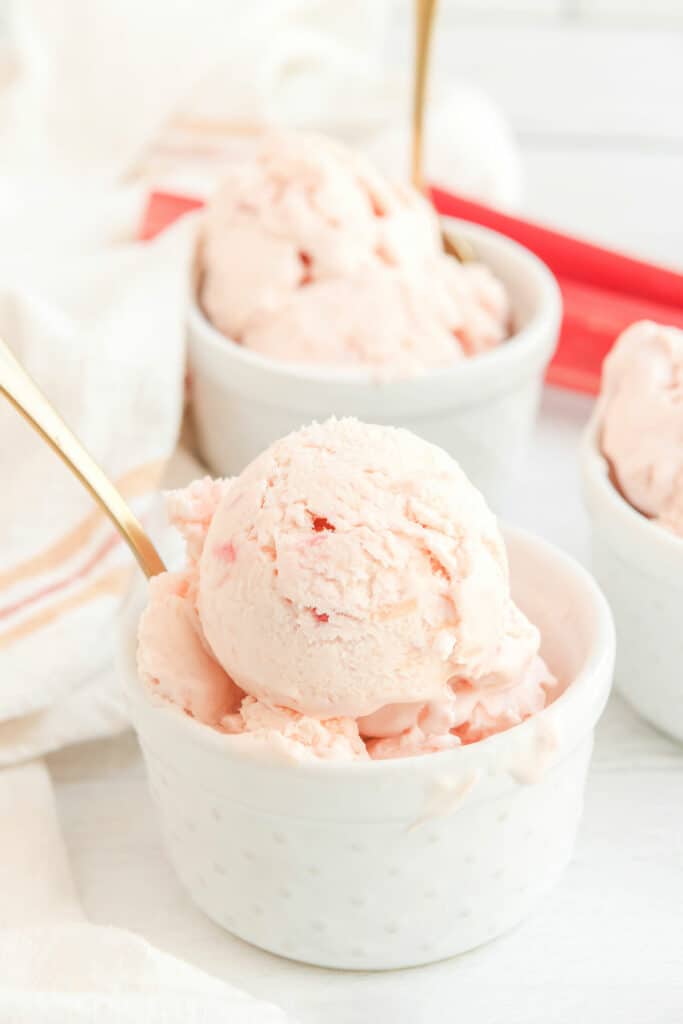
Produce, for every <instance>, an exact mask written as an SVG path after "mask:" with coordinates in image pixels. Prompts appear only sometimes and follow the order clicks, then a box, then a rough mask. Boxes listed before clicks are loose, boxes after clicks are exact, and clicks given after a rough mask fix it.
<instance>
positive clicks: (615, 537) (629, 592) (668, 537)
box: [581, 417, 683, 741]
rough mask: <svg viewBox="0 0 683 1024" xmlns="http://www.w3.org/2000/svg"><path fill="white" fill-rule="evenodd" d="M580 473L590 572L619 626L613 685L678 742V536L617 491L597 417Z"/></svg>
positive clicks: (681, 728)
mask: <svg viewBox="0 0 683 1024" xmlns="http://www.w3.org/2000/svg"><path fill="white" fill-rule="evenodd" d="M581 471H582V478H583V492H584V498H585V502H586V505H587V507H588V511H589V514H590V518H591V525H592V542H593V567H594V570H595V574H596V576H597V578H598V580H599V581H600V583H601V585H602V587H603V589H604V591H605V594H606V596H607V599H608V601H609V603H610V605H611V606H612V611H613V613H614V619H615V622H616V628H617V637H618V648H617V666H616V672H615V687H616V689H617V690H618V691H619V692H620V693H621V694H622V695H623V696H624V697H625V698H626V700H627V701H628V702H629V703H630V704H631V705H632V706H633V707H634V708H635V709H636V711H638V712H639V714H641V715H642V716H643V718H646V719H647V720H648V721H649V722H651V723H652V724H653V725H655V726H657V728H658V729H661V730H662V731H663V732H666V733H668V734H669V735H670V736H674V737H675V738H676V739H678V740H681V741H683V538H681V537H678V536H677V535H676V534H674V533H672V532H671V531H670V530H667V529H665V528H664V527H662V526H658V525H657V523H653V522H652V521H651V520H649V519H648V518H647V517H646V516H644V515H641V513H640V512H638V511H636V509H634V508H632V507H631V505H629V503H628V502H627V501H626V500H625V499H624V498H623V497H622V496H621V494H619V492H618V491H617V490H616V488H615V487H614V485H613V484H612V482H611V480H610V475H609V467H608V464H607V461H606V460H605V458H604V456H603V455H602V453H601V451H600V448H599V445H598V422H597V419H596V418H595V417H594V418H593V420H592V421H591V423H590V424H589V425H588V427H587V428H586V431H585V434H584V437H583V442H582V449H581Z"/></svg>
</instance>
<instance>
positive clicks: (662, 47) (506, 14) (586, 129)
mask: <svg viewBox="0 0 683 1024" xmlns="http://www.w3.org/2000/svg"><path fill="white" fill-rule="evenodd" d="M409 17H410V2H409V0H396V12H395V17H394V18H393V19H392V26H393V27H392V35H391V39H390V40H389V41H388V43H387V45H388V47H389V49H390V50H391V59H392V61H394V62H396V64H399V63H400V64H405V65H406V66H408V64H409V61H410V41H409V36H408V26H409ZM435 77H436V78H439V77H442V78H445V79H447V80H449V81H455V80H463V81H467V82H471V83H474V84H476V85H478V86H479V87H481V88H482V89H483V90H484V91H486V92H487V93H489V95H491V96H492V97H493V99H494V100H496V102H497V103H498V104H499V105H500V106H501V108H502V109H503V110H504V111H505V112H506V114H507V115H508V117H509V118H510V120H511V122H512V125H513V128H514V130H515V133H516V135H517V137H518V139H519V142H520V146H521V149H522V153H523V157H524V165H525V170H526V191H525V200H524V210H525V211H526V212H527V213H528V214H529V215H531V216H533V217H536V218H538V219H542V220H545V221H548V222H550V223H552V224H556V225H558V226H559V227H561V228H563V229H565V230H568V231H575V232H576V233H578V234H581V235H584V236H586V237H589V238H593V239H595V240H597V241H601V242H603V243H606V244H608V245H612V246H615V247H621V248H624V249H626V250H629V251H632V252H635V253H637V254H641V255H643V256H644V257H646V258H649V259H652V260H657V261H660V262H667V263H671V264H674V265H676V266H683V204H682V203H681V195H680V194H681V187H682V185H683V0H653V2H647V3H644V2H641V0H476V2H475V0H442V4H441V9H440V21H439V25H438V35H437V45H436V53H435ZM437 88H438V86H437Z"/></svg>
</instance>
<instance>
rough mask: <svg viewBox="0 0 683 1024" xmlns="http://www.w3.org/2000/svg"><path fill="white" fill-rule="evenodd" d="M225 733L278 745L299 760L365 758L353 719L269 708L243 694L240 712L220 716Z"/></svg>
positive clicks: (365, 753) (363, 748) (364, 750)
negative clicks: (317, 716)
mask: <svg viewBox="0 0 683 1024" xmlns="http://www.w3.org/2000/svg"><path fill="white" fill-rule="evenodd" d="M222 726H223V728H224V729H225V731H226V732H229V733H234V734H237V735H245V734H246V735H248V736H249V737H250V738H253V739H255V740H256V741H260V742H262V743H263V744H265V745H266V746H272V745H273V744H275V745H276V746H280V747H281V749H282V750H283V752H284V753H285V754H289V755H290V756H293V757H295V758H298V759H299V760H308V759H310V758H317V759H320V760H323V761H346V760H349V759H351V760H366V759H367V757H368V752H367V750H366V747H365V744H364V743H363V741H362V739H361V738H360V734H359V732H358V726H357V725H356V723H355V721H354V720H353V719H352V718H327V719H319V718H311V717H310V715H302V714H300V713H299V712H298V711H292V710H291V709H290V708H282V707H270V706H269V705H267V704H263V703H261V701H258V700H256V699H255V698H254V697H245V698H244V700H243V701H242V704H241V706H240V709H239V711H238V712H237V713H236V714H233V715H228V716H226V717H225V718H224V719H223V722H222Z"/></svg>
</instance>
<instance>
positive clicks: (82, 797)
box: [50, 391, 683, 1024]
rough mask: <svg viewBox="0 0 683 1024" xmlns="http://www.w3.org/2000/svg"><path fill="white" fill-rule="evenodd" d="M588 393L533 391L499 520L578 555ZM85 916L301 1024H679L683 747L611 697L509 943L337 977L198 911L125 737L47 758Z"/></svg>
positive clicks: (682, 996)
mask: <svg viewBox="0 0 683 1024" xmlns="http://www.w3.org/2000/svg"><path fill="white" fill-rule="evenodd" d="M588 411H589V403H588V402H587V401H586V400H585V399H581V398H577V397H576V396H569V395H565V394H562V393H561V392H552V391H549V392H548V393H547V394H546V398H545V402H544V408H543V415H542V421H541V425H540V430H539V432H538V434H537V437H536V441H535V445H534V450H533V452H532V453H531V454H530V458H529V460H528V462H527V464H526V466H525V468H524V471H523V472H522V473H521V475H520V479H519V486H518V489H517V492H516V494H515V496H514V499H513V500H512V501H511V502H510V505H509V508H508V510H507V512H508V516H509V518H511V519H513V520H515V521H517V522H520V523H522V524H524V525H525V526H528V527H530V528H532V529H534V530H537V531H538V532H539V533H541V534H543V535H545V536H547V537H548V538H550V539H552V540H555V541H557V542H558V543H560V544H562V545H563V546H564V547H565V548H567V549H568V550H570V551H571V552H572V553H574V554H576V555H577V556H579V557H582V558H585V556H586V553H587V540H588V532H587V522H586V519H585V516H584V513H583V509H582V507H581V503H580V499H579V495H578V487H577V471H576V464H575V448H576V440H577V436H578V432H579V429H580V426H581V424H582V423H583V422H584V421H585V419H586V418H587V415H588ZM50 768H51V771H52V774H53V778H54V780H55V783H56V790H57V797H58V805H59V812H60V816H61V820H62V823H63V827H64V831H65V835H66V841H67V845H68V848H69V853H70V856H71V861H72V867H73V870H74V872H75V876H76V883H77V886H78V889H79V891H80V894H81V897H82V899H83V902H84V905H85V909H86V912H87V913H88V914H89V915H90V916H91V918H92V919H93V920H95V921H97V922H99V923H112V924H118V925H122V926H125V927H127V928H131V929H133V930H134V931H136V932H138V933H140V934H142V935H144V936H145V937H146V938H148V939H150V940H151V941H152V942H154V943H156V944H157V945H158V946H160V947H161V948H162V949H164V950H167V951H169V952H172V953H175V954H176V955H178V956H181V957H183V958H185V959H187V960H189V961H190V962H192V963H195V964H198V965H200V966H202V967H204V968H205V969H207V970H209V971H211V972H213V973H215V974H217V975H219V976H221V977H223V978H226V979H229V980H230V981H232V982H234V983H236V984H238V985H241V986H242V987H243V988H246V989H248V990H250V991H251V992H253V993H254V994H258V995H260V996H262V997H267V998H268V999H271V1000H272V1001H274V1002H278V1003H280V1004H281V1005H283V1006H285V1007H286V1008H288V1009H289V1010H290V1011H291V1012H292V1014H293V1015H295V1017H296V1018H297V1019H298V1020H300V1021H301V1022H302V1024H322V1022H325V1024H356V1022H358V1024H366V1022H367V1024H370V1022H372V1024H375V1022H377V1024H384V1022H387V1024H427V1022H432V1021H456V1020H467V1021H474V1020H476V1021H477V1022H480V1024H548V1022H550V1021H552V1022H553V1024H554V1022H565V1021H566V1022H569V1021H572V1022H573V1021H575V1020H580V1021H581V1024H607V1022H609V1024H611V1022H612V1021H619V1022H620V1024H677V1022H678V1021H680V1020H681V1019H683V816H682V815H681V807H682V806H683V748H682V747H680V746H678V745H676V744H675V743H673V742H672V741H669V740H667V739H666V738H665V737H664V736H661V735H659V734H658V733H656V732H655V731H654V730H653V729H651V728H650V727H649V726H647V725H645V724H644V723H643V722H641V721H640V720H639V719H638V718H637V717H636V716H635V715H634V714H633V713H632V712H631V711H630V710H629V709H628V708H627V707H626V706H625V705H624V704H623V703H622V702H621V701H620V700H619V699H618V698H613V699H612V700H611V702H610V705H609V707H608V710H607V713H606V714H605V716H604V718H603V720H602V722H601V724H600V726H599V729H598V737H597V743H596V749H595V756H594V761H593V766H592V770H591V775H590V780H589V786H588V793H587V800H586V812H585V817H584V820H583V824H582V828H581V834H580V839H579V844H578V848H577V852H576V856H575V858H574V861H573V863H572V864H571V866H570V868H569V870H568V872H567V874H566V876H565V878H564V880H563V882H562V883H561V885H560V886H559V888H558V889H557V890H556V891H555V892H554V893H553V894H552V895H551V896H550V897H549V899H548V900H547V902H546V903H545V904H544V906H543V907H542V908H540V909H539V911H538V912H537V913H536V914H535V915H534V916H533V917H532V918H530V919H529V920H528V921H527V922H525V923H524V924H523V925H521V926H520V927H519V928H517V929H516V931H514V932H513V933H511V934H510V935H507V936H505V937H504V938H502V939H500V940H498V941H497V942H494V943H492V944H490V945H489V946H486V947H482V948H481V949H479V950H475V951H474V952H472V953H470V954H467V955H465V956H462V957H459V958H456V959H453V960H449V961H445V962H443V963H441V964H436V965H433V966H429V967H424V968H419V969H415V970H412V971H398V972H390V973H387V974H369V973H365V974H363V973H358V974H351V973H344V972H333V971H325V970H321V969H318V968H308V967H304V966H302V965H299V964H294V963H289V962H287V961H285V960H280V959H278V958H277V957H274V956H271V955H269V954H267V953H262V952H260V951H258V950H256V949H254V948H252V947H250V946H247V945H246V944H245V943H243V942H241V941H239V940H238V939H235V938H233V937H231V936H230V935H228V934H226V933H224V932H222V931H221V930H220V929H219V928H218V927H217V926H215V925H213V924H212V923H211V922H210V921H208V920H206V919H205V918H204V917H203V916H202V915H201V913H200V912H199V911H197V910H195V909H194V908H193V907H192V905H191V904H190V902H189V900H188V898H187V897H186V896H185V894H184V892H183V891H182V890H181V888H180V886H179V884H178V883H177V882H176V880H175V878H174V876H173V874H172V872H171V869H170V867H169V865H168V863H167V862H166V860H165V857H164V854H163V851H162V849H161V845H160V836H159V831H158V828H157V824H156V821H155V818H154V815H153V812H152V806H151V803H150V799H149V797H148V795H147V792H146V788H145V783H144V778H143V770H142V764H141V760H140V755H139V752H138V749H137V746H136V744H135V741H134V740H133V738H132V737H131V736H130V735H127V736H125V737H123V738H121V739H119V740H116V741H111V742H107V743H101V744H92V745H87V746H85V747H82V748H80V749H72V750H67V751H64V752H62V753H60V754H58V755H55V756H53V757H51V758H50Z"/></svg>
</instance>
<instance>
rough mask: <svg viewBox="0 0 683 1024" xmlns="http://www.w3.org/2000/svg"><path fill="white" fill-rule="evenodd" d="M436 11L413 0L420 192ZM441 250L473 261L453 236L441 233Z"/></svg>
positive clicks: (427, 1) (431, 1) (415, 178)
mask: <svg viewBox="0 0 683 1024" xmlns="http://www.w3.org/2000/svg"><path fill="white" fill-rule="evenodd" d="M435 14H436V0H415V70H414V78H413V136H412V173H411V178H412V182H413V185H414V186H415V188H416V189H418V191H420V192H426V191H427V189H426V186H425V180H424V174H423V170H422V151H423V148H424V146H423V138H424V111H425V100H426V95H427V72H428V69H429V57H430V52H431V42H432V30H433V27H434V16H435ZM441 244H442V246H443V250H444V252H445V253H447V254H448V255H449V256H454V257H455V259H456V260H460V262H461V263H469V262H471V261H472V260H475V259H476V258H477V257H476V253H475V251H474V247H473V246H472V245H471V243H470V242H468V241H467V239H465V238H453V236H452V235H447V234H446V232H445V231H442V232H441Z"/></svg>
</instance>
